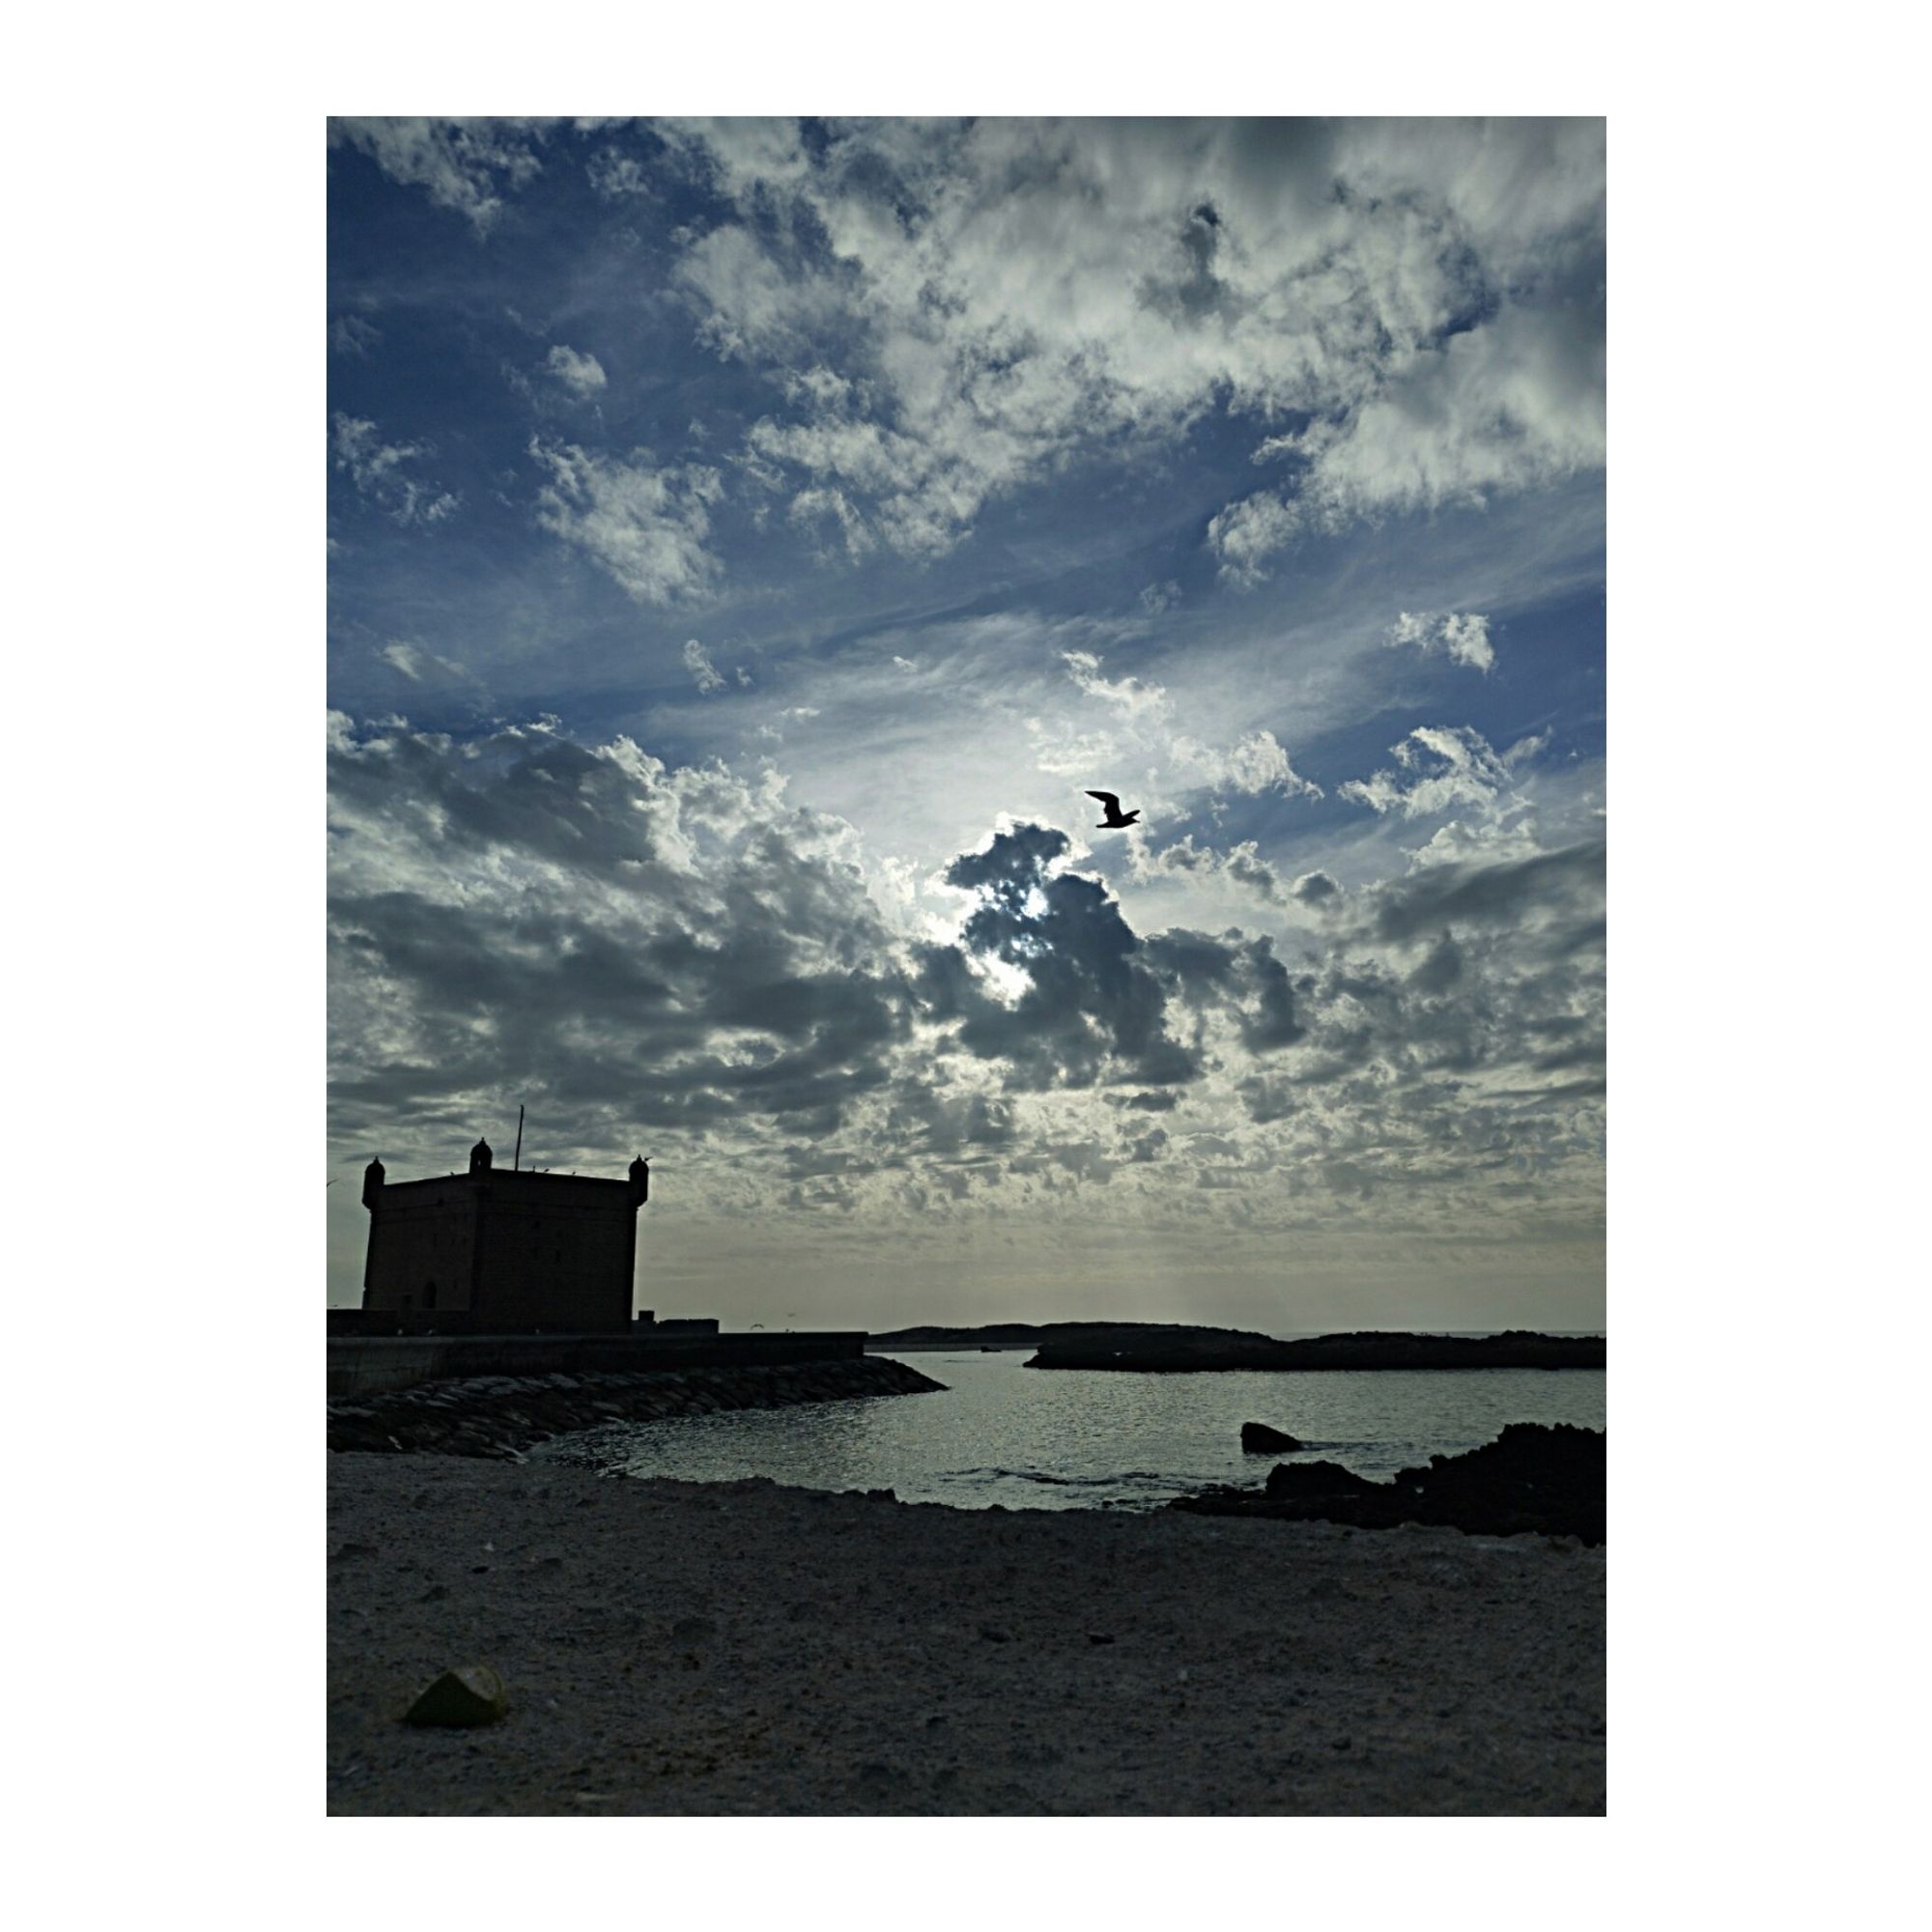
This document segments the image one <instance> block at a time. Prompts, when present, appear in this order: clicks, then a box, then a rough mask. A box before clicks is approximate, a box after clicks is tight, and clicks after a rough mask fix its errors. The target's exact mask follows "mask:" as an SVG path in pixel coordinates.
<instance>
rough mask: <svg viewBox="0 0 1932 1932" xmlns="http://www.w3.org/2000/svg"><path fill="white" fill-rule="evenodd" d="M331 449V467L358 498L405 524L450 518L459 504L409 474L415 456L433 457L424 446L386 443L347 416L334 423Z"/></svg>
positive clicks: (374, 430)
mask: <svg viewBox="0 0 1932 1932" xmlns="http://www.w3.org/2000/svg"><path fill="white" fill-rule="evenodd" d="M333 423H334V427H333V431H332V434H331V436H330V438H329V446H330V448H331V449H332V450H333V451H334V455H335V467H336V468H337V469H340V470H343V471H345V472H346V473H347V474H348V476H349V479H350V481H351V482H352V483H354V484H355V491H356V494H357V495H358V496H360V497H367V498H368V500H369V501H370V502H372V503H373V504H374V505H375V506H376V507H377V508H378V509H379V510H381V511H382V512H383V514H384V516H386V517H390V518H393V519H394V521H395V522H397V523H399V524H404V525H416V526H425V527H426V526H430V525H433V524H440V523H441V522H442V521H443V520H444V519H445V518H447V517H450V516H453V515H454V514H455V512H456V510H457V507H458V505H459V504H460V502H461V500H462V499H461V498H460V497H457V496H456V495H455V494H454V493H453V492H450V491H447V490H444V489H443V488H442V487H441V486H440V484H436V483H429V482H424V481H423V480H422V479H420V478H419V477H416V476H414V475H412V474H411V473H410V466H411V465H412V464H413V463H414V462H415V460H416V459H417V458H418V457H424V456H433V455H434V454H435V453H436V452H435V450H434V449H433V448H432V447H431V446H430V444H428V443H426V442H384V440H383V438H382V435H381V433H380V432H379V431H378V429H377V427H376V425H375V424H374V423H373V422H367V421H364V420H362V419H361V418H359V417H356V416H352V415H346V414H344V413H343V412H342V411H340V410H338V411H336V412H335V415H334V418H333Z"/></svg>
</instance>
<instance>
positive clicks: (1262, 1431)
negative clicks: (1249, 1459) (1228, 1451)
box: [1241, 1422, 1301, 1456]
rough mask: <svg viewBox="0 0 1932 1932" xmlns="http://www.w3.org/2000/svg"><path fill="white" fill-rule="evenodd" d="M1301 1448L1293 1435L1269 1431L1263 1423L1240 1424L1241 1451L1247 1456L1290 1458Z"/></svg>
mask: <svg viewBox="0 0 1932 1932" xmlns="http://www.w3.org/2000/svg"><path fill="white" fill-rule="evenodd" d="M1300 1447H1301V1444H1300V1443H1299V1442H1298V1441H1296V1440H1295V1438H1294V1437H1293V1435H1286V1434H1285V1433H1284V1432H1283V1431H1281V1430H1279V1429H1270V1428H1269V1427H1268V1426H1267V1424H1266V1423H1265V1422H1244V1423H1242V1424H1241V1449H1242V1451H1243V1453H1244V1454H1246V1455H1249V1456H1292V1455H1293V1453H1294V1452H1295V1451H1296V1450H1297V1449H1299V1448H1300Z"/></svg>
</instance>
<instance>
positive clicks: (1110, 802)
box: [1087, 791, 1141, 832]
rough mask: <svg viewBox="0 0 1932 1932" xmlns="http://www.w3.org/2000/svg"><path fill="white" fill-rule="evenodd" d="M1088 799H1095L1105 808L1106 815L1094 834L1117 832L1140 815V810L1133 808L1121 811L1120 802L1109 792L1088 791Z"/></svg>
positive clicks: (1136, 807) (1095, 828) (1137, 807)
mask: <svg viewBox="0 0 1932 1932" xmlns="http://www.w3.org/2000/svg"><path fill="white" fill-rule="evenodd" d="M1087 796H1088V797H1089V798H1097V799H1098V800H1099V801H1100V803H1101V804H1102V805H1103V806H1105V807H1106V809H1107V815H1106V817H1105V818H1103V819H1101V821H1100V822H1099V824H1098V825H1096V826H1095V827H1094V831H1095V832H1118V831H1119V830H1120V829H1121V827H1122V826H1123V825H1131V824H1133V822H1134V821H1135V819H1137V818H1138V817H1139V816H1140V815H1141V809H1140V807H1139V806H1135V807H1134V809H1133V810H1131V811H1122V810H1121V801H1120V800H1119V799H1118V798H1117V797H1115V795H1114V794H1113V793H1112V792H1110V791H1090V792H1089V793H1088V794H1087Z"/></svg>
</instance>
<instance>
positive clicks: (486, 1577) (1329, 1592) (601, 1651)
mask: <svg viewBox="0 0 1932 1932" xmlns="http://www.w3.org/2000/svg"><path fill="white" fill-rule="evenodd" d="M1604 1593H1605V1554H1604V1551H1603V1550H1602V1549H1600V1548H1597V1549H1591V1548H1580V1547H1578V1546H1577V1545H1576V1544H1574V1543H1573V1542H1571V1541H1569V1540H1568V1539H1565V1540H1562V1541H1557V1542H1552V1541H1551V1540H1549V1539H1548V1538H1544V1537H1532V1536H1518V1537H1509V1538H1490V1537H1477V1536H1465V1535H1463V1534H1462V1533H1461V1532H1459V1531H1456V1530H1452V1529H1435V1528H1427V1529H1425V1528H1419V1527H1408V1528H1404V1529H1399V1530H1388V1531H1357V1530H1350V1529H1346V1528H1342V1527H1338V1526H1336V1525H1333V1524H1328V1523H1321V1522H1315V1523H1291V1522H1270V1521H1243V1520H1223V1519H1209V1518H1201V1517H1190V1516H1185V1515H1181V1514H1179V1513H1167V1512H1157V1513H1154V1514H1151V1515H1132V1514H1126V1513H1122V1512H1098V1511H1096V1512H1087V1511H1058V1512H1012V1513H1008V1512H1004V1511H993V1512H987V1511H965V1510H952V1509H946V1508H942V1507H938V1506H935V1505H921V1506H917V1507H913V1506H907V1505H902V1504H898V1503H896V1502H894V1501H891V1500H889V1499H886V1498H885V1497H882V1496H862V1495H852V1494H847V1495H835V1494H830V1493H825V1492H812V1491H805V1490H789V1489H781V1488H778V1487H776V1486H775V1485H772V1484H770V1483H765V1482H747V1483H733V1484H718V1485H697V1484H687V1483H673V1482H665V1481H649V1482H640V1481H626V1480H612V1479H610V1478H605V1477H599V1476H595V1475H592V1474H589V1473H588V1472H585V1471H582V1470H578V1469H573V1468H569V1467H567V1466H562V1465H558V1464H529V1465H516V1464H510V1463H494V1462H485V1461H479V1460H474V1459H469V1458H459V1457H449V1456H425V1455H373V1454H356V1453H346V1454H334V1455H331V1456H330V1457H329V1467H328V1770H327V1777H328V1801H327V1802H328V1808H329V1811H330V1812H331V1813H332V1814H336V1815H347V1814H376V1813H388V1814H526V1813H571V1814H578V1815H601V1814H676V1815H708V1814H733V1813H735V1814H754V1815H756V1814H804V1815H827V1814H857V1815H895V1814H926V1815H942V1816H944V1815H980V1814H989V1813H1009V1814H1049V1815H1117V1814H1129V1815H1147V1816H1163V1815H1175V1814H1192V1813H1215V1814H1234V1815H1296V1814H1302V1815H1307V1814H1334V1813H1349V1814H1399V1815H1406V1814H1417V1813H1460V1814H1513V1815H1529V1814H1580V1815H1589V1814H1594V1813H1601V1812H1602V1811H1603V1809H1604V1805H1605V1744H1604V1719H1605V1712H1604V1661H1605V1644H1604V1602H1605V1594H1604ZM468 1663H485V1664H489V1665H491V1666H492V1667H494V1668H495V1669H496V1670H497V1671H498V1672H499V1673H500V1675H501V1677H502V1678H503V1680H504V1682H505V1684H506V1685H507V1687H508V1690H509V1697H510V1708H509V1713H508V1715H507V1717H505V1718H504V1719H502V1720H501V1721H500V1722H497V1723H496V1724H493V1725H490V1726H487V1727H484V1728H481V1729H475V1730H467V1731H466V1730H447V1731H439V1730H421V1729H415V1728H412V1726H410V1725H407V1724H405V1723H403V1722H402V1721H400V1719H401V1718H402V1714H403V1713H404V1712H405V1711H406V1710H407V1709H408V1707H409V1705H410V1703H411V1701H412V1698H413V1697H414V1696H415V1694H416V1692H417V1691H418V1690H421V1689H422V1688H423V1686H424V1685H426V1684H427V1683H428V1682H429V1681H430V1680H431V1679H432V1678H433V1677H435V1676H436V1675H437V1674H438V1673H439V1672H440V1671H441V1670H442V1669H444V1668H446V1667H448V1666H451V1665H460V1664H468Z"/></svg>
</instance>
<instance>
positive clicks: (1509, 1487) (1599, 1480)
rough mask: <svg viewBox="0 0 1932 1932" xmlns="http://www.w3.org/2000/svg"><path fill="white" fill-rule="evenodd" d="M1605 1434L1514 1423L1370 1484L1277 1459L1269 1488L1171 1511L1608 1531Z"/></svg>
mask: <svg viewBox="0 0 1932 1932" xmlns="http://www.w3.org/2000/svg"><path fill="white" fill-rule="evenodd" d="M1605 1441H1606V1438H1605V1434H1604V1432H1603V1431H1601V1430H1596V1429H1577V1428H1576V1427H1574V1426H1572V1425H1571V1424H1569V1423H1558V1424H1555V1425H1554V1426H1550V1425H1547V1424H1544V1423H1539V1422H1513V1423H1511V1424H1510V1425H1509V1426H1508V1428H1506V1429H1505V1430H1504V1431H1503V1433H1502V1434H1501V1435H1499V1436H1497V1437H1496V1439H1495V1440H1494V1441H1493V1442H1486V1443H1485V1444H1484V1445H1483V1446H1482V1447H1481V1448H1480V1449H1471V1450H1469V1451H1468V1452H1467V1453H1466V1454H1464V1455H1461V1456H1432V1457H1431V1458H1430V1459H1429V1466H1428V1467H1427V1468H1424V1469H1404V1470H1402V1471H1400V1472H1399V1473H1398V1474H1397V1476H1396V1477H1395V1479H1394V1481H1392V1482H1388V1483H1372V1482H1369V1481H1368V1480H1367V1479H1366V1478H1364V1477H1361V1476H1358V1475H1356V1474H1354V1473H1353V1471H1352V1470H1349V1469H1345V1468H1343V1467H1342V1466H1341V1465H1340V1464H1339V1463H1279V1464H1277V1465H1276V1466H1275V1468H1273V1469H1272V1470H1270V1471H1269V1473H1268V1479H1267V1484H1266V1487H1265V1488H1264V1490H1262V1491H1260V1492H1256V1491H1252V1490H1229V1489H1222V1490H1214V1491H1210V1492H1208V1493H1207V1494H1205V1495H1199V1496H1182V1497H1180V1498H1179V1500H1178V1501H1176V1502H1173V1503H1170V1504H1169V1505H1168V1507H1169V1508H1170V1509H1178V1510H1184V1511H1187V1512H1189V1513H1190V1514H1192V1515H1195V1516H1259V1517H1273V1518H1276V1519H1278V1520H1282V1521H1286V1522H1308V1521H1313V1520H1321V1521H1326V1522H1341V1523H1349V1524H1350V1525H1352V1526H1353V1527H1355V1528H1357V1529H1393V1528H1394V1527H1395V1526H1396V1525H1397V1524H1398V1523H1405V1522H1420V1523H1436V1524H1441V1525H1444V1526H1446V1527H1448V1528H1452V1529H1460V1530H1463V1531H1465V1532H1466V1533H1468V1534H1471V1535H1479V1536H1520V1535H1527V1534H1533V1535H1543V1536H1574V1537H1577V1539H1578V1540H1579V1541H1581V1542H1583V1543H1587V1544H1600V1543H1602V1542H1603V1541H1604V1534H1605V1478H1606V1468H1607V1464H1606V1462H1605Z"/></svg>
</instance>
